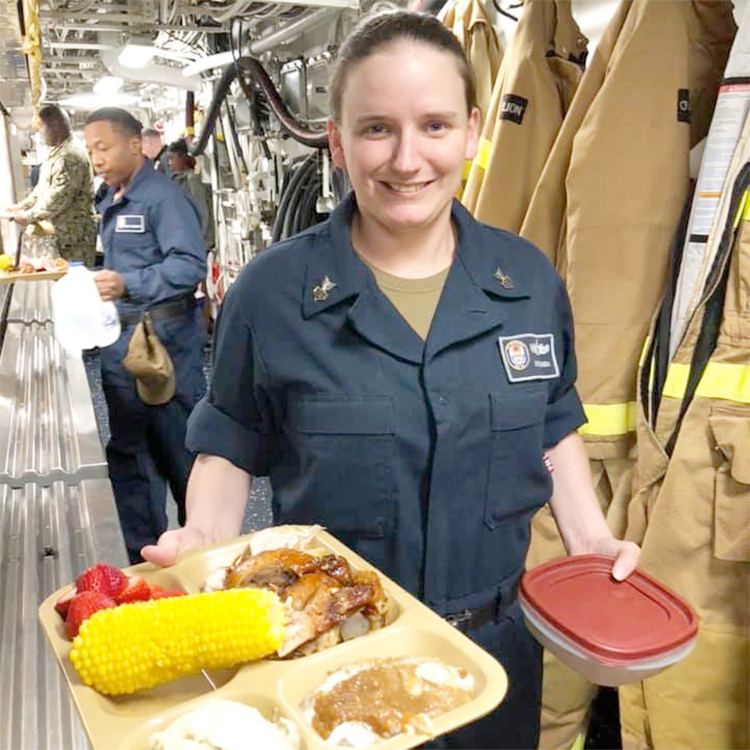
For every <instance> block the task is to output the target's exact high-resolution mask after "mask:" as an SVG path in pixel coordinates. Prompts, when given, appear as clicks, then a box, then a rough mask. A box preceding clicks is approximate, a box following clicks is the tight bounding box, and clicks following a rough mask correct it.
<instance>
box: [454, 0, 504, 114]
mask: <svg viewBox="0 0 750 750" xmlns="http://www.w3.org/2000/svg"><path fill="white" fill-rule="evenodd" d="M442 22H443V25H444V26H447V27H448V28H449V29H450V30H451V31H452V32H453V34H454V35H455V36H456V38H457V39H458V41H459V42H460V43H461V46H462V47H463V48H464V52H466V57H467V59H468V60H469V64H470V65H471V68H472V70H473V71H474V78H475V81H476V86H477V106H478V107H479V109H480V110H481V112H482V117H483V118H484V117H485V116H486V113H487V108H488V107H489V104H490V96H491V95H492V82H493V81H494V80H495V77H496V76H497V72H498V70H500V63H501V61H502V59H503V51H502V48H501V47H500V41H499V40H498V38H497V33H496V32H495V29H494V27H493V26H492V23H491V22H490V20H489V18H487V14H486V13H485V12H484V8H483V7H482V3H480V2H479V0H455V2H449V3H448V4H447V5H446V7H445V10H444V11H443V12H442Z"/></svg>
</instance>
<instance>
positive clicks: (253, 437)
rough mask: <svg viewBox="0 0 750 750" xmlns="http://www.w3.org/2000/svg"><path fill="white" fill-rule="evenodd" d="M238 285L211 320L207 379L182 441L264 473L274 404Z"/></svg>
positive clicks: (269, 453)
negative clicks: (213, 325) (205, 391)
mask: <svg viewBox="0 0 750 750" xmlns="http://www.w3.org/2000/svg"><path fill="white" fill-rule="evenodd" d="M240 286H241V285H239V284H235V285H233V286H232V287H231V288H230V290H229V292H228V294H227V297H226V298H225V300H224V303H223V305H222V307H221V310H220V313H219V317H218V319H217V322H216V329H215V340H214V354H213V372H212V377H211V385H210V387H209V391H208V394H207V395H206V396H205V397H204V398H203V399H202V400H201V401H200V402H199V403H198V405H197V406H196V407H195V409H194V410H193V413H192V414H191V416H190V420H189V422H188V430H187V447H188V449H189V450H191V451H194V452H196V453H205V454H210V455H214V456H221V457H222V458H225V459H227V460H228V461H231V462H232V463H233V464H234V465H235V466H238V467H239V468H241V469H244V470H245V471H247V472H249V473H250V474H252V475H253V476H265V475H267V474H268V471H269V463H270V460H271V456H272V455H273V452H274V451H273V446H274V445H275V444H276V440H275V432H274V427H273V425H274V424H275V419H274V417H273V414H274V408H273V404H272V401H271V399H270V397H269V396H268V388H267V376H266V370H265V367H264V365H263V361H262V357H261V355H260V352H259V350H258V347H257V342H256V340H255V337H254V336H253V333H252V328H251V326H250V325H249V323H248V321H247V320H245V318H244V316H243V311H242V304H241V297H242V294H241V291H242V290H241V289H240Z"/></svg>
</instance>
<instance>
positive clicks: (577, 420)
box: [544, 278, 586, 448]
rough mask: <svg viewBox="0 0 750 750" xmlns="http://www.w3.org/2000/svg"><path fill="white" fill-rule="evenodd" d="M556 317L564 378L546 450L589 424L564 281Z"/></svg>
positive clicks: (551, 407)
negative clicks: (579, 386) (579, 390)
mask: <svg viewBox="0 0 750 750" xmlns="http://www.w3.org/2000/svg"><path fill="white" fill-rule="evenodd" d="M555 295H556V300H557V302H556V305H555V311H556V317H555V321H554V326H555V330H556V334H555V355H556V357H557V361H558V363H559V365H560V377H559V378H558V380H557V381H556V382H555V386H554V387H553V388H552V389H551V391H550V397H549V401H548V403H547V413H546V415H545V421H544V447H545V448H551V447H552V446H554V445H557V443H559V442H560V441H561V440H562V439H563V438H564V437H565V436H566V435H569V434H570V433H571V432H573V431H574V430H577V429H578V428H579V427H580V426H581V425H582V424H585V423H586V416H585V415H584V413H583V406H582V405H581V400H580V399H579V398H578V393H577V392H576V389H575V381H576V375H577V365H576V353H575V341H574V334H573V315H572V312H571V309H570V301H569V300H568V294H567V292H566V290H565V287H564V285H563V283H562V281H561V280H560V279H559V278H557V282H556V289H555Z"/></svg>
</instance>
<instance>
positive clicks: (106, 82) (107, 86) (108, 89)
mask: <svg viewBox="0 0 750 750" xmlns="http://www.w3.org/2000/svg"><path fill="white" fill-rule="evenodd" d="M121 88H122V78H120V76H102V77H101V78H100V79H99V80H98V81H97V82H96V83H95V84H94V93H95V94H99V95H100V96H108V95H109V94H116V93H117V92H118V91H119V90H120V89H121Z"/></svg>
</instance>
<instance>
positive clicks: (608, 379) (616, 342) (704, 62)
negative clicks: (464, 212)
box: [521, 0, 735, 748]
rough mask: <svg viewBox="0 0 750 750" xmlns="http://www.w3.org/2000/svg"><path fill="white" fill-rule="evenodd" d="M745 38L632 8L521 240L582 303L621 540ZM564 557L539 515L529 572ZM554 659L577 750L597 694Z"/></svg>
mask: <svg viewBox="0 0 750 750" xmlns="http://www.w3.org/2000/svg"><path fill="white" fill-rule="evenodd" d="M734 31H735V25H734V21H733V19H732V6H731V4H730V3H729V2H705V1H693V2H681V1H680V0H634V2H630V0H626V2H623V3H622V4H621V5H620V7H619V8H618V10H617V11H616V13H615V15H614V17H613V18H612V20H611V22H610V24H609V26H608V27H607V29H606V30H605V32H604V34H603V35H602V38H601V40H600V42H599V45H598V47H597V50H596V52H595V54H594V55H593V59H592V60H591V63H590V64H589V67H588V69H587V71H586V73H585V74H584V76H583V78H582V80H581V82H580V84H579V86H578V90H577V93H576V96H575V98H574V100H573V102H572V104H571V106H570V109H569V111H568V114H567V115H566V117H565V120H564V122H563V124H562V127H561V128H560V131H559V134H558V136H557V139H556V141H555V144H554V146H553V148H552V150H551V153H550V155H549V158H548V159H547V162H546V164H545V167H544V170H543V172H542V175H541V177H540V179H539V181H538V183H537V186H536V188H535V191H534V195H533V196H532V199H531V202H530V205H529V208H528V210H527V212H526V216H525V218H524V222H523V225H522V228H521V234H522V236H524V237H526V238H528V239H531V240H532V241H533V242H534V243H535V244H537V245H538V246H539V247H540V248H541V249H542V250H543V251H544V252H545V253H546V254H547V255H548V257H549V258H550V259H551V260H552V261H553V262H554V263H555V264H556V266H557V270H558V272H559V273H560V274H561V275H562V276H563V278H564V279H565V280H566V284H567V287H568V291H569V293H570V295H571V298H572V300H573V306H574V316H575V321H576V348H577V351H578V353H579V361H580V376H579V383H580V390H581V395H582V398H583V400H584V405H585V408H586V413H587V417H588V420H589V423H588V424H587V425H585V426H584V428H583V429H582V430H581V432H582V434H583V435H584V439H585V440H586V443H587V449H588V451H589V456H590V457H591V458H592V459H593V460H592V473H593V475H594V478H595V480H596V481H597V488H598V492H599V497H600V502H601V503H602V508H603V509H604V510H605V513H606V515H607V517H608V520H609V522H610V525H611V527H612V530H613V533H615V534H616V535H622V533H623V531H624V527H625V517H626V513H627V506H628V502H629V500H630V482H631V476H632V459H630V458H629V455H630V451H631V449H632V448H633V445H634V442H635V432H634V428H635V415H636V410H635V372H636V368H637V362H638V356H639V353H640V349H641V345H642V342H643V339H644V337H645V335H646V333H647V330H648V324H649V320H650V318H651V315H652V313H653V310H654V309H655V307H656V305H657V303H658V299H659V296H660V295H661V293H662V291H663V288H664V283H665V278H666V275H667V267H668V257H669V250H670V247H671V246H672V241H673V236H674V233H675V229H676V227H677V224H678V220H679V217H680V213H681V210H682V208H683V205H684V203H685V199H686V196H687V194H688V190H689V152H690V148H691V147H692V146H693V145H695V143H697V142H698V141H699V140H701V139H702V138H703V137H704V136H705V135H706V132H707V130H708V123H709V121H710V117H711V113H712V110H713V106H714V102H715V99H716V89H717V86H718V83H719V81H720V80H721V76H722V72H723V70H724V67H725V65H726V61H727V56H728V52H729V46H730V44H731V41H732V38H733V36H734ZM667 52H668V53H669V54H667ZM561 554H563V548H562V544H561V542H560V540H559V535H558V534H557V532H556V531H555V529H554V526H553V523H552V519H551V517H550V516H549V514H538V515H537V517H536V518H535V520H534V525H533V533H532V547H531V550H530V553H529V558H528V566H529V567H531V565H533V564H539V563H541V562H544V561H546V560H548V559H552V558H553V557H556V556H559V555H561ZM545 659H546V660H545V678H544V679H545V692H544V699H543V717H542V739H541V744H540V747H542V748H569V747H570V746H571V745H572V744H573V742H574V740H575V739H576V737H577V736H578V735H580V734H581V733H582V732H585V730H586V725H587V722H588V718H587V715H588V710H589V705H590V698H591V695H592V694H593V692H594V691H593V690H592V688H591V686H589V685H588V684H587V683H585V682H584V681H583V680H582V678H580V677H578V676H576V675H574V674H573V673H572V672H570V671H569V670H567V668H564V667H562V665H560V664H559V662H553V661H551V657H545ZM561 674H562V676H561ZM556 686H557V687H556Z"/></svg>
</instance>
